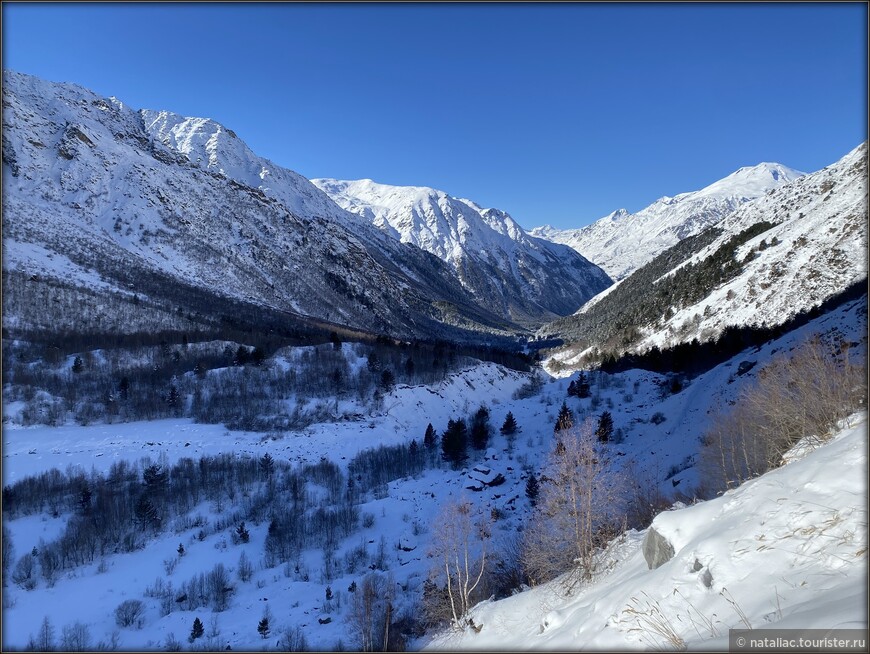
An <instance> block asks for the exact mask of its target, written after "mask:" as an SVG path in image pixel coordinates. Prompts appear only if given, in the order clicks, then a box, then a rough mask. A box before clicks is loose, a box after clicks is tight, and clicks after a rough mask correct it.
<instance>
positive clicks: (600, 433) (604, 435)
mask: <svg viewBox="0 0 870 654" xmlns="http://www.w3.org/2000/svg"><path fill="white" fill-rule="evenodd" d="M595 435H596V436H597V437H598V440H599V441H601V442H602V443H606V442H607V441H609V440H610V439H611V438H612V437H613V416H611V415H610V411H605V412H604V413H602V414H601V417H600V418H599V419H598V428H597V429H596V430H595Z"/></svg>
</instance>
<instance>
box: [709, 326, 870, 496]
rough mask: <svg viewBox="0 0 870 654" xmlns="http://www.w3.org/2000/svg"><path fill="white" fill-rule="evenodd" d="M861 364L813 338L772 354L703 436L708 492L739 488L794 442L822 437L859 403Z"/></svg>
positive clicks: (861, 400) (862, 380) (841, 349)
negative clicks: (779, 353)
mask: <svg viewBox="0 0 870 654" xmlns="http://www.w3.org/2000/svg"><path fill="white" fill-rule="evenodd" d="M866 393H867V385H866V377H865V369H864V367H863V366H862V365H861V364H860V363H856V362H855V361H854V360H853V359H852V358H850V356H849V351H848V347H847V346H846V345H845V344H843V343H840V344H839V345H838V346H837V347H832V346H830V345H826V344H824V343H823V342H822V341H821V339H820V338H819V337H815V338H813V339H811V340H809V341H807V342H805V343H803V344H802V345H800V346H799V347H798V348H796V349H795V350H794V351H793V353H792V354H791V356H787V355H783V356H779V357H777V358H775V359H773V360H772V361H771V362H770V363H769V364H767V365H766V366H765V367H764V368H763V369H762V370H761V371H759V373H758V377H757V379H756V381H755V383H754V384H753V385H752V386H750V387H748V388H746V389H745V390H744V391H743V392H742V393H741V394H740V396H739V397H738V399H737V403H736V404H735V406H734V407H733V408H732V409H731V410H730V411H728V412H727V413H722V414H720V415H719V416H718V417H717V418H716V419H715V420H714V424H713V427H712V428H711V429H710V430H709V431H708V433H707V434H706V435H705V439H704V440H705V444H706V447H705V448H704V450H703V453H702V462H701V466H702V473H703V477H704V480H705V482H706V484H707V485H708V486H709V487H710V488H709V489H708V490H709V491H710V492H715V491H718V490H722V489H728V488H733V487H735V486H739V485H740V484H741V483H743V482H744V481H746V480H747V479H751V478H753V477H756V476H758V475H760V474H763V473H764V472H766V471H767V470H770V469H771V468H775V467H777V466H779V465H781V464H782V459H783V455H785V453H786V452H787V451H788V450H789V449H790V448H792V447H793V446H794V445H795V444H796V443H798V442H799V441H802V442H804V443H805V444H806V445H807V446H809V447H817V446H819V445H821V444H822V443H824V442H825V441H826V440H827V439H828V438H829V437H830V433H831V431H832V430H833V429H834V428H835V427H836V425H837V423H838V421H839V420H841V419H842V418H844V417H846V416H847V415H848V414H849V413H851V412H852V411H854V410H856V409H857V408H859V407H860V406H862V405H864V404H865V397H866Z"/></svg>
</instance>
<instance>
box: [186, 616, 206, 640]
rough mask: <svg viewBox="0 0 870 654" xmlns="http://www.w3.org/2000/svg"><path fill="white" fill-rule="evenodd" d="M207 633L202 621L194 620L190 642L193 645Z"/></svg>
mask: <svg viewBox="0 0 870 654" xmlns="http://www.w3.org/2000/svg"><path fill="white" fill-rule="evenodd" d="M204 633H205V627H203V626H202V620H200V619H199V618H194V620H193V629H191V630H190V638H189V639H188V640H190V642H191V643H192V642H193V641H195V640H196V639H197V638H200V637H201V636H202V635H203V634H204Z"/></svg>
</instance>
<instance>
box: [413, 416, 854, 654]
mask: <svg viewBox="0 0 870 654" xmlns="http://www.w3.org/2000/svg"><path fill="white" fill-rule="evenodd" d="M843 427H844V428H843V429H842V431H840V432H839V433H838V434H837V435H836V436H835V437H834V439H833V440H832V442H830V443H829V444H827V445H825V446H823V447H821V448H820V449H817V450H815V451H813V452H811V453H809V454H808V455H807V456H806V458H804V459H802V460H798V461H794V462H792V463H789V464H788V465H786V466H785V467H783V468H779V469H776V470H773V471H771V472H769V473H767V474H765V475H763V476H761V477H759V478H757V479H754V480H752V481H749V482H747V483H746V484H744V485H743V486H741V487H739V488H737V489H735V490H733V491H729V492H728V493H726V494H725V495H724V496H722V497H719V498H717V499H714V500H711V501H708V502H701V503H699V504H696V505H694V506H690V507H684V508H681V509H679V510H675V511H667V512H664V513H661V514H660V515H659V516H658V517H657V518H656V519H655V521H654V522H653V527H654V528H655V529H656V530H657V531H658V532H659V533H660V534H662V535H663V536H665V537H666V538H667V539H668V540H669V542H670V543H671V544H672V546H673V550H674V556H673V558H672V559H670V560H669V561H667V562H665V563H664V564H663V565H661V567H658V568H656V569H655V570H650V569H648V566H647V564H646V561H645V560H644V556H643V553H642V548H641V542H642V539H643V536H644V534H643V533H637V532H630V533H629V534H627V536H626V538H625V539H624V541H622V542H617V543H615V544H614V545H613V546H612V547H611V548H610V550H609V551H608V559H609V560H608V561H606V563H608V564H609V566H610V569H609V570H607V571H605V572H603V573H601V575H600V576H599V577H598V578H597V579H594V580H593V582H591V583H589V584H588V585H585V586H584V587H582V588H580V589H579V590H578V591H577V592H576V593H575V594H574V595H573V596H569V595H566V594H565V593H564V591H563V589H562V588H561V587H560V584H559V581H558V580H557V581H554V582H551V583H550V584H546V585H543V586H540V587H537V588H534V589H532V590H530V591H526V592H523V593H519V594H517V595H515V596H513V597H510V598H508V599H504V600H501V601H499V602H488V603H487V602H484V603H482V604H480V605H478V606H477V607H475V608H474V609H473V610H472V612H471V615H472V619H473V620H474V623H475V624H476V625H477V626H478V627H480V628H479V631H475V630H472V629H468V628H466V629H465V630H464V631H462V632H452V633H444V634H442V635H440V636H439V637H437V638H435V639H434V640H433V641H432V642H431V644H430V647H431V648H432V649H445V648H455V649H459V650H465V651H472V650H475V651H476V650H484V651H485V650H488V649H499V650H508V651H510V650H530V649H549V650H569V649H570V650H576V649H577V648H582V649H590V650H611V651H624V650H648V649H653V650H658V649H675V650H681V649H686V648H688V649H689V650H697V649H709V650H711V651H717V650H718V651H722V650H727V649H728V630H729V629H747V628H753V629H765V628H782V629H786V628H789V629H810V628H813V629H824V630H828V629H835V628H853V629H859V628H861V629H866V628H867V607H866V583H867V549H866V542H867V506H866V501H865V498H866V493H867V481H866V466H867V451H866V450H867V448H866V443H867V414H866V412H863V413H860V414H855V415H854V416H852V417H851V419H850V420H848V421H846V422H845V424H844V425H843ZM481 625H482V626H481Z"/></svg>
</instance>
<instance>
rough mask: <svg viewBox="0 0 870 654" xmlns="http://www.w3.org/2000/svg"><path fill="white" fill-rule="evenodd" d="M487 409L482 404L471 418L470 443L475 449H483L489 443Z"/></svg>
mask: <svg viewBox="0 0 870 654" xmlns="http://www.w3.org/2000/svg"><path fill="white" fill-rule="evenodd" d="M489 432H490V426H489V410H488V409H487V408H486V407H485V406H482V407H480V408H479V409H478V410H477V412H476V413H475V414H474V417H473V418H472V419H471V444H472V446H473V447H474V449H476V450H485V449H486V446H487V445H488V444H489Z"/></svg>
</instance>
